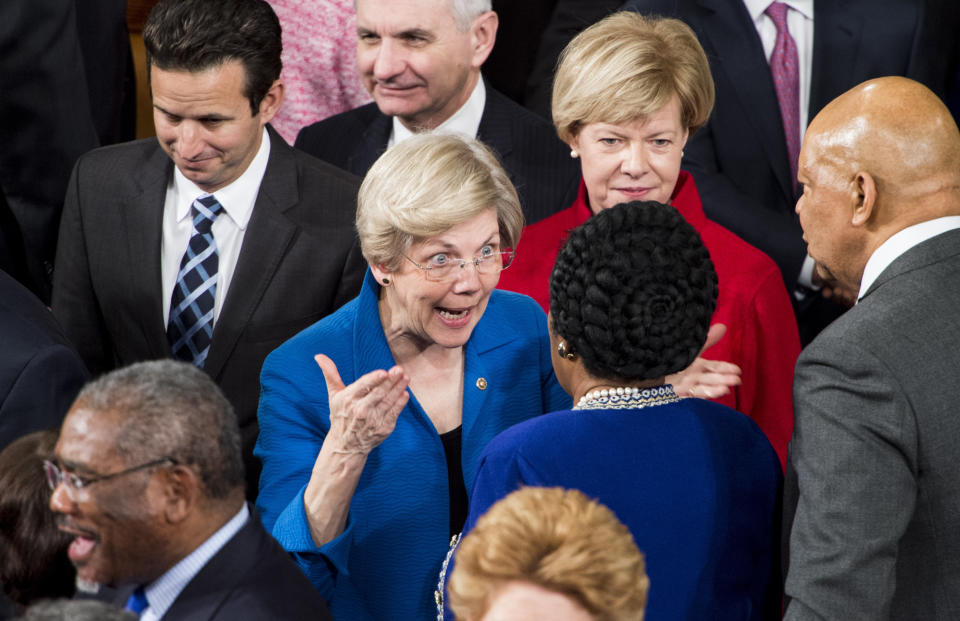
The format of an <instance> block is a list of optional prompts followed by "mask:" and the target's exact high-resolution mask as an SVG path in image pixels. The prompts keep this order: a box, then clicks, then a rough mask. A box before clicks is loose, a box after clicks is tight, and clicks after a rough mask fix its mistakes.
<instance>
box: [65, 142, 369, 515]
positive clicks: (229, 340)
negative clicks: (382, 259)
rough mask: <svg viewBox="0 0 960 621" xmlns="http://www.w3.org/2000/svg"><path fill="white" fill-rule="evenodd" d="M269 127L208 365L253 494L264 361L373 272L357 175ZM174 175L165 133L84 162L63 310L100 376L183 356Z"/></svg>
mask: <svg viewBox="0 0 960 621" xmlns="http://www.w3.org/2000/svg"><path fill="white" fill-rule="evenodd" d="M269 131H270V132H271V134H270V159H269V161H268V163H267V170H266V172H265V174H264V176H263V182H262V183H261V184H260V192H259V194H258V195H257V199H256V203H255V204H254V208H253V214H252V215H251V217H250V222H249V224H248V225H247V230H246V233H245V234H244V238H243V246H242V247H241V249H240V255H239V257H238V259H237V265H236V267H235V268H234V272H233V277H232V280H231V283H230V290H229V292H228V293H227V298H226V300H225V301H224V304H223V308H222V310H221V312H220V316H219V318H218V319H217V321H216V324H215V325H214V329H213V342H212V344H211V345H210V354H209V356H208V357H207V361H206V364H205V365H204V371H206V372H207V373H208V374H209V375H210V376H211V377H212V378H213V379H214V381H216V382H217V383H218V384H219V385H220V387H221V388H222V389H223V392H224V394H225V395H226V396H227V398H228V399H229V400H230V402H231V403H232V404H233V407H234V408H235V409H236V412H237V418H238V419H239V423H240V432H241V434H242V437H243V448H244V460H245V462H246V468H247V492H248V495H249V497H251V498H252V497H254V496H255V495H256V490H257V486H258V480H259V472H260V465H259V462H258V461H256V460H255V459H254V458H253V445H254V443H255V442H256V439H257V433H258V431H257V402H258V400H259V396H260V382H259V378H260V366H261V365H262V364H263V360H264V358H266V357H267V354H269V353H270V352H271V351H273V350H274V349H275V348H276V347H278V346H279V345H280V344H281V343H283V342H284V341H285V340H287V339H288V338H290V337H291V336H293V335H294V334H296V333H297V332H299V331H300V330H302V329H304V328H306V327H307V326H309V325H311V324H313V323H315V322H316V321H318V320H319V319H321V318H323V317H325V316H326V315H327V314H329V313H331V312H333V311H335V310H336V309H337V308H339V307H340V306H341V305H342V304H343V303H345V302H347V301H348V300H350V299H351V298H353V297H354V296H356V294H357V292H359V291H360V283H361V281H362V279H363V273H364V270H365V269H366V264H365V262H364V261H363V258H362V256H361V254H360V244H359V242H358V241H357V239H356V235H355V233H354V229H353V220H354V213H355V203H356V195H357V188H358V181H357V179H356V178H355V177H354V176H353V175H350V174H348V173H346V172H344V171H342V170H339V169H337V168H335V167H333V166H330V165H329V164H326V163H324V162H321V161H319V160H317V159H315V158H312V157H310V156H308V155H306V154H305V153H301V152H299V151H297V150H296V149H292V148H291V147H290V146H289V145H287V144H286V143H285V142H284V141H283V139H282V138H280V136H279V135H278V134H277V133H276V132H273V130H272V129H270V130H269ZM172 174H173V163H172V162H171V160H170V158H169V157H168V156H167V154H166V153H164V151H163V150H162V149H161V148H160V145H159V143H158V142H157V140H156V139H155V138H151V139H146V140H138V141H134V142H128V143H124V144H120V145H115V146H111V147H103V148H101V149H96V150H95V151H92V152H90V153H88V154H86V155H84V156H83V157H81V158H80V160H79V161H78V162H77V165H76V167H75V168H74V171H73V176H72V177H71V179H70V185H69V189H68V191H67V198H66V203H65V205H64V213H63V219H62V222H61V227H60V240H59V245H58V248H57V263H56V269H55V271H54V279H53V312H54V314H55V315H56V316H57V318H58V319H59V320H60V322H61V323H62V324H63V327H64V330H65V331H66V333H67V336H68V337H70V339H71V340H73V342H74V343H75V344H76V346H77V349H78V350H79V352H80V355H81V357H82V358H83V360H84V362H86V364H87V367H88V368H89V369H90V371H91V372H92V373H94V374H99V373H103V372H105V371H109V370H111V369H114V368H118V367H121V366H125V365H128V364H131V363H133V362H137V361H140V360H153V359H158V358H166V357H169V356H170V355H171V353H170V344H169V342H168V341H167V335H166V324H167V320H166V317H163V316H162V315H163V299H162V291H163V287H162V285H161V270H160V242H161V237H162V219H163V204H164V199H165V196H166V189H167V184H168V183H169V181H170V179H171V175H172Z"/></svg>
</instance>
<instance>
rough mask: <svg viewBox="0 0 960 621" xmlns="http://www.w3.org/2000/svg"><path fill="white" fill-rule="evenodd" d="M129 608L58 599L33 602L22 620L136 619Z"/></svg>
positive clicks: (132, 620)
mask: <svg viewBox="0 0 960 621" xmlns="http://www.w3.org/2000/svg"><path fill="white" fill-rule="evenodd" d="M138 618H139V617H138V616H137V615H136V614H134V613H133V612H131V611H129V610H124V609H123V608H117V607H116V606H111V605H110V604H108V603H106V602H98V601H96V600H89V599H88V600H70V599H57V600H47V601H41V602H38V603H36V604H33V605H32V606H30V607H29V608H27V611H26V612H25V613H24V614H23V616H21V617H18V619H20V621H136V620H137V619H138Z"/></svg>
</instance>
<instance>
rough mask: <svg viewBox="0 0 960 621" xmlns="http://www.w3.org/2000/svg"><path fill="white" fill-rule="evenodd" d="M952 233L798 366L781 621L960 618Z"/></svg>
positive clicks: (898, 266)
mask: <svg viewBox="0 0 960 621" xmlns="http://www.w3.org/2000/svg"><path fill="white" fill-rule="evenodd" d="M958 308H960V230H953V231H950V232H947V233H943V234H941V235H939V236H937V237H935V238H933V239H930V240H927V241H926V242H923V243H922V244H919V245H918V246H916V247H914V248H912V249H910V250H909V251H907V252H906V253H905V254H903V255H902V256H900V257H899V258H898V259H897V260H896V261H894V262H893V263H892V264H891V265H890V266H889V267H888V268H887V269H886V270H884V272H883V273H882V274H881V275H880V277H879V278H878V279H877V281H876V282H875V283H874V284H873V286H871V287H870V290H869V291H868V292H867V294H866V295H865V296H864V297H863V299H862V300H861V301H860V302H859V303H858V304H857V305H856V306H855V307H854V308H853V309H852V310H850V311H848V312H847V313H846V314H845V315H844V316H843V317H841V318H840V319H838V320H837V321H836V322H834V323H833V324H832V325H831V326H829V327H828V328H827V329H826V330H824V331H823V332H822V333H821V334H820V336H819V337H817V339H816V340H815V341H814V342H813V343H812V344H810V345H809V346H808V347H807V348H806V349H805V350H804V351H803V354H801V356H800V360H799V362H798V363H797V372H796V380H795V383H794V415H795V418H796V422H795V427H794V436H793V442H792V445H791V448H790V465H791V466H792V468H793V469H794V470H795V472H796V476H792V475H791V474H790V473H789V469H788V476H787V480H786V483H785V500H784V505H785V507H784V513H785V518H786V524H787V528H786V529H785V532H786V533H789V532H790V529H789V524H790V518H791V517H792V516H793V511H792V510H791V509H792V506H794V505H795V506H796V513H795V519H794V520H793V529H792V533H791V534H790V569H789V574H788V576H787V583H786V593H787V595H788V596H789V597H791V598H793V601H792V602H791V603H790V606H789V608H788V612H787V619H790V620H792V621H795V620H800V619H845V620H855V619H863V620H868V619H869V620H870V621H878V620H881V619H903V620H907V619H910V620H913V619H923V620H924V621H936V620H942V621H946V620H948V619H960V479H958V476H957V469H958V466H957V464H958V463H960V415H958V409H957V408H958V404H960V321H958V319H957V309H958Z"/></svg>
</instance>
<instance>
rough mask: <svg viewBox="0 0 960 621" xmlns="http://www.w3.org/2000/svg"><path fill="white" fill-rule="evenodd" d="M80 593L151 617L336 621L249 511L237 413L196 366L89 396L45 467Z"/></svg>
mask: <svg viewBox="0 0 960 621" xmlns="http://www.w3.org/2000/svg"><path fill="white" fill-rule="evenodd" d="M44 469H45V471H46V476H47V480H48V482H49V484H50V487H51V489H52V490H53V493H52V495H51V498H50V507H51V509H53V511H54V512H56V513H57V514H58V522H59V526H60V529H61V530H62V531H64V532H66V533H69V534H70V535H72V536H74V537H75V538H74V540H73V542H72V543H71V544H70V548H69V551H68V554H69V557H70V560H71V561H72V562H73V564H74V565H75V566H76V568H77V587H78V588H79V589H80V590H82V591H85V592H97V591H99V590H100V586H101V585H109V586H115V587H117V595H118V599H117V600H116V603H118V604H121V605H122V604H123V603H124V602H126V608H127V609H129V610H133V611H134V612H136V613H137V614H138V615H140V618H141V619H150V620H154V619H183V618H186V617H187V616H189V618H191V619H239V618H242V619H311V620H314V619H329V618H330V616H329V612H328V611H327V608H326V605H325V604H324V602H323V600H322V598H321V597H320V596H319V595H318V594H317V592H316V591H315V590H314V589H313V587H312V585H311V584H310V582H309V581H308V580H307V579H306V577H304V576H303V574H302V573H300V571H299V570H298V569H297V567H296V565H294V563H293V562H292V561H291V560H290V559H289V558H288V556H287V554H286V552H284V550H283V548H281V547H280V545H279V544H277V543H276V541H274V540H273V539H272V538H271V537H270V535H268V534H267V533H266V531H264V529H263V526H262V525H261V523H260V519H259V517H258V516H256V514H255V513H253V512H251V510H250V509H249V508H248V506H247V504H246V503H245V501H244V468H243V460H242V457H241V450H240V434H239V430H238V427H237V419H236V416H235V415H234V413H233V408H232V407H231V405H230V403H229V402H228V401H227V400H226V398H225V397H224V396H223V393H222V392H221V391H220V389H219V388H217V386H216V385H215V384H214V382H213V381H212V380H211V379H210V378H209V377H208V376H207V375H206V374H204V373H203V372H202V371H200V370H199V369H197V368H196V367H194V366H193V365H190V364H187V363H183V362H176V361H172V360H162V361H154V362H143V363H139V364H135V365H132V366H130V367H126V368H124V369H120V370H117V371H114V372H112V373H109V374H107V375H105V376H103V377H101V378H100V379H98V380H96V381H94V382H92V383H90V384H88V385H87V386H86V387H85V388H84V389H83V390H82V391H81V393H80V395H79V396H78V397H77V400H76V401H75V402H74V404H73V406H72V408H71V409H70V411H69V413H68V414H67V418H66V420H65V421H64V423H63V427H62V429H61V431H60V439H59V441H58V442H57V446H56V449H55V459H54V461H47V462H45V463H44Z"/></svg>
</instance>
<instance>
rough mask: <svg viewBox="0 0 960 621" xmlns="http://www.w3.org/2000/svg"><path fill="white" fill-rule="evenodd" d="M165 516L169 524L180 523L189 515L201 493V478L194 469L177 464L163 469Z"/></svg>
mask: <svg viewBox="0 0 960 621" xmlns="http://www.w3.org/2000/svg"><path fill="white" fill-rule="evenodd" d="M161 474H162V477H163V478H162V485H163V495H164V496H163V497H164V516H165V517H166V519H167V523H169V524H180V523H182V522H183V521H184V520H186V519H187V517H189V515H190V513H191V512H192V511H193V509H194V507H195V506H196V504H197V498H198V496H199V494H200V485H201V482H200V478H199V476H198V475H197V473H196V472H194V471H193V469H191V468H188V467H187V466H184V465H180V464H178V465H175V466H172V467H170V468H167V469H165V470H163V472H162V473H161Z"/></svg>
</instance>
